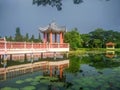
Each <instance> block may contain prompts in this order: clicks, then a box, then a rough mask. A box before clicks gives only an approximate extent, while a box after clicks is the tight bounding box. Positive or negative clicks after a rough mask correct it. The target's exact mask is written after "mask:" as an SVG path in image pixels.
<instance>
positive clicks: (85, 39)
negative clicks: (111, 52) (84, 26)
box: [81, 34, 90, 48]
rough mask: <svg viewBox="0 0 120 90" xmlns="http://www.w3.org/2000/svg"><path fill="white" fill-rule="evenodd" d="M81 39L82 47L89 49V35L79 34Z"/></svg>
mask: <svg viewBox="0 0 120 90" xmlns="http://www.w3.org/2000/svg"><path fill="white" fill-rule="evenodd" d="M81 38H82V40H83V47H85V48H87V47H89V41H90V35H89V34H81Z"/></svg>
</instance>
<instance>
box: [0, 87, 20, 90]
mask: <svg viewBox="0 0 120 90" xmlns="http://www.w3.org/2000/svg"><path fill="white" fill-rule="evenodd" d="M0 90H19V89H17V88H12V87H4V88H1V89H0Z"/></svg>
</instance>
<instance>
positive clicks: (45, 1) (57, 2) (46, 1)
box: [33, 0, 109, 11]
mask: <svg viewBox="0 0 120 90" xmlns="http://www.w3.org/2000/svg"><path fill="white" fill-rule="evenodd" d="M62 1H64V0H33V4H37V6H40V5H42V6H47V5H49V6H51V7H56V8H57V10H58V11H60V10H62V5H63V2H62ZM105 1H109V0H105ZM83 2H84V0H73V3H74V4H80V3H83Z"/></svg>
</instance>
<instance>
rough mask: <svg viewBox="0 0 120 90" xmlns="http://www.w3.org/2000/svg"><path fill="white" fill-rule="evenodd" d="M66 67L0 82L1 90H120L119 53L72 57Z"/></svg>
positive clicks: (88, 54)
mask: <svg viewBox="0 0 120 90" xmlns="http://www.w3.org/2000/svg"><path fill="white" fill-rule="evenodd" d="M62 61H64V60H59V62H58V61H57V60H54V62H58V64H59V63H60V62H62ZM68 64H69V65H68V66H67V67H66V66H64V67H63V68H62V71H61V70H60V69H56V67H53V68H52V69H53V72H52V74H50V73H51V71H50V70H40V71H37V72H33V73H29V74H25V75H21V76H17V77H14V78H12V79H7V80H6V81H0V90H120V53H118V52H107V53H101V54H96V53H86V54H82V55H71V56H70V57H69V63H68Z"/></svg>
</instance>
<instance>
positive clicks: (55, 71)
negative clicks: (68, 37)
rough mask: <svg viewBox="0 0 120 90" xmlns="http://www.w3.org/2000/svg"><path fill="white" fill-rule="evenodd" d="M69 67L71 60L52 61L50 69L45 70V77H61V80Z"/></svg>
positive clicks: (49, 63)
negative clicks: (64, 71)
mask: <svg viewBox="0 0 120 90" xmlns="http://www.w3.org/2000/svg"><path fill="white" fill-rule="evenodd" d="M68 67H69V60H62V61H50V62H48V68H47V69H45V70H44V74H43V75H47V76H50V77H52V76H59V78H60V79H62V77H63V70H64V69H65V68H68Z"/></svg>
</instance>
